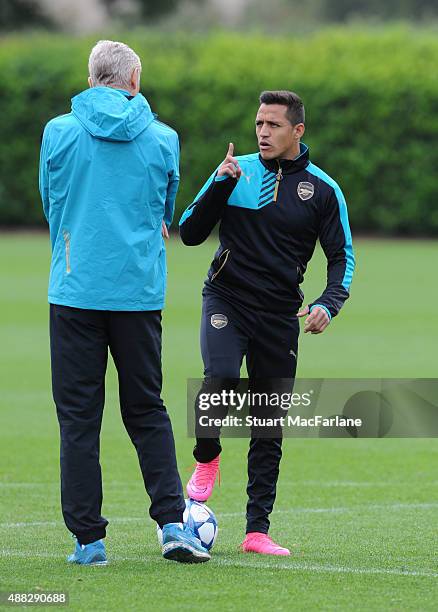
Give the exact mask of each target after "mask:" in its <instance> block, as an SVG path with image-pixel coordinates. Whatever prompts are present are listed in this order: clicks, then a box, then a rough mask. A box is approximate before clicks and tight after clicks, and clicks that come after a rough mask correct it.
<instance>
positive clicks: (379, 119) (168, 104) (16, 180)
mask: <svg viewBox="0 0 438 612" xmlns="http://www.w3.org/2000/svg"><path fill="white" fill-rule="evenodd" d="M118 38H119V39H122V40H125V41H126V42H127V43H128V44H131V45H132V46H133V48H134V49H135V50H136V51H137V52H138V53H139V54H140V55H141V57H142V60H143V76H142V91H143V93H144V94H145V95H146V97H147V98H148V99H149V101H150V103H151V106H152V108H153V110H154V111H155V112H158V114H159V116H160V118H161V119H162V120H163V121H165V122H166V123H169V124H170V125H172V126H173V127H174V128H175V129H176V130H177V131H178V132H179V134H180V138H181V145H182V159H181V177H182V181H181V188H180V191H179V195H178V200H177V214H176V217H177V218H179V215H180V213H181V212H182V210H183V209H184V208H185V206H186V205H187V204H188V203H189V202H190V201H191V200H192V198H193V195H194V194H195V193H196V192H197V190H198V189H199V188H200V186H201V185H202V183H203V181H204V180H205V178H206V177H207V176H208V175H209V174H210V172H211V171H212V169H213V168H214V167H215V166H216V165H217V164H218V162H220V161H221V159H222V158H223V156H224V154H225V152H226V149H227V143H228V142H229V141H233V142H234V143H235V148H236V152H237V154H239V153H242V154H243V153H247V152H251V151H254V150H256V142H255V139H254V117H255V113H256V110H257V107H258V102H257V100H258V94H259V92H260V91H261V90H263V89H280V88H282V89H284V88H288V89H293V90H295V91H297V92H298V93H299V94H300V95H301V96H302V97H303V99H304V101H305V104H306V108H307V134H306V137H305V139H304V140H305V142H306V143H307V144H309V145H310V149H311V156H312V159H313V161H314V163H316V164H317V165H319V166H321V167H322V168H323V169H324V170H325V171H326V172H328V173H329V174H330V175H332V176H333V177H334V178H336V179H337V180H338V182H339V183H340V184H341V186H342V187H343V190H344V192H345V194H346V196H347V200H348V202H349V210H350V218H351V223H352V227H353V229H354V230H355V231H362V232H379V233H387V234H388V233H390V234H404V235H414V234H415V235H419V234H423V235H434V234H435V235H436V234H437V233H438V182H437V180H436V172H437V168H438V146H437V143H438V140H437V136H438V73H437V70H436V61H437V57H438V40H437V39H436V37H435V36H434V35H433V32H431V33H428V32H427V31H421V30H418V31H414V30H409V29H390V30H376V31H373V30H366V31H363V32H362V31H361V30H359V29H334V30H333V29H331V30H325V31H323V32H320V33H319V34H316V35H308V36H305V37H297V36H291V37H290V38H288V39H285V38H267V37H266V36H262V35H251V36H249V35H245V36H240V35H237V34H232V35H231V34H224V33H216V34H214V35H211V36H208V37H200V36H198V37H196V36H193V35H192V36H190V37H189V36H183V35H180V36H175V35H169V34H165V33H161V34H160V33H157V32H150V31H144V32H136V33H134V34H128V35H126V36H122V35H119V36H118ZM93 42H94V39H93V40H91V39H73V38H65V37H60V36H48V35H32V36H27V37H23V36H22V37H10V38H3V39H2V41H1V42H0V74H1V75H2V86H1V88H0V134H1V138H2V144H1V147H0V224H3V225H7V224H15V225H16V224H34V225H35V224H39V223H42V222H43V217H42V212H41V206H40V202H39V196H38V191H37V166H38V152H39V143H40V135H41V131H42V129H43V126H44V124H45V123H46V121H47V120H48V119H50V118H51V117H53V116H55V115H57V114H60V113H65V112H68V111H69V107H70V102H69V100H70V98H71V97H72V96H73V95H75V94H76V93H78V92H79V91H81V90H82V89H83V88H85V87H86V86H87V83H86V78H87V59H88V53H89V50H90V48H91V45H92V43H93Z"/></svg>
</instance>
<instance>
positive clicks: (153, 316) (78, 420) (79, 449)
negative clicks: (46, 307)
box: [50, 304, 185, 544]
mask: <svg viewBox="0 0 438 612" xmlns="http://www.w3.org/2000/svg"><path fill="white" fill-rule="evenodd" d="M50 344H51V361H52V387H53V397H54V400H55V404H56V409H57V415H58V421H59V427H60V433H61V504H62V512H63V516H64V520H65V523H66V525H67V527H68V529H69V530H70V531H71V532H72V533H73V534H75V535H76V536H77V538H78V540H79V542H80V543H81V544H87V543H89V542H93V541H95V540H98V539H100V538H103V537H105V528H106V526H107V524H108V521H107V520H106V519H105V518H103V517H102V515H101V507H102V477H101V469H100V463H99V435H100V428H101V423H102V414H103V407H104V399H105V372H106V366H107V359H108V348H109V349H110V351H111V354H112V356H113V359H114V363H115V365H116V368H117V372H118V378H119V395H120V408H121V413H122V419H123V423H124V425H125V427H126V430H127V432H128V434H129V436H130V438H131V440H132V443H133V444H134V446H135V448H136V451H137V455H138V459H139V463H140V468H141V472H142V475H143V480H144V484H145V487H146V490H147V493H148V494H149V497H150V499H151V506H150V516H151V517H152V518H153V519H154V520H155V521H157V522H158V523H159V524H160V525H163V524H165V523H169V522H181V521H182V513H183V510H184V507H185V505H184V499H183V495H182V485H181V481H180V478H179V475H178V470H177V464H176V457H175V445H174V439H173V432H172V426H171V423H170V419H169V416H168V414H167V412H166V409H165V407H164V405H163V402H162V400H161V397H160V394H161V382H162V376H161V312H160V311H142V312H112V311H99V310H83V309H79V308H70V307H67V306H56V305H54V304H51V305H50Z"/></svg>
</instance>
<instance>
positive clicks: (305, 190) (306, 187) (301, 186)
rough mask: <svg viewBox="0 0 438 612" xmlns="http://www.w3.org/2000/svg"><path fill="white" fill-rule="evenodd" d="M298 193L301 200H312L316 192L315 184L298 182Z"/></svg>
mask: <svg viewBox="0 0 438 612" xmlns="http://www.w3.org/2000/svg"><path fill="white" fill-rule="evenodd" d="M297 193H298V196H299V197H300V199H301V200H310V198H311V197H312V196H313V194H314V193H315V186H314V185H313V184H312V183H307V182H306V181H301V183H298V187H297Z"/></svg>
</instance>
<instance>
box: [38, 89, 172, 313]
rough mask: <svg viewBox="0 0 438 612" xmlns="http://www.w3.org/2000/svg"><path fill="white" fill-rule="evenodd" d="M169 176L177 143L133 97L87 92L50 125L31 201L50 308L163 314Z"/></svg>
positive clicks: (169, 219) (144, 103)
mask: <svg viewBox="0 0 438 612" xmlns="http://www.w3.org/2000/svg"><path fill="white" fill-rule="evenodd" d="M178 168H179V143H178V135H177V134H176V132H175V131H174V130H172V129H171V128H169V127H168V126H166V125H165V124H163V123H161V122H159V121H157V119H156V116H155V115H154V114H153V113H152V112H151V109H150V106H149V104H148V102H147V101H146V99H145V98H144V97H143V96H142V95H141V94H137V95H136V96H135V97H133V98H130V95H129V93H128V92H126V91H122V90H118V89H113V88H110V87H93V88H91V89H88V90H86V91H84V92H82V93H80V94H79V95H78V96H76V97H74V98H73V100H72V112H71V113H69V114H67V115H61V116H60V117H56V118H55V119H52V120H51V121H49V123H48V124H47V125H46V128H45V130H44V135H43V141H42V146H41V158H40V192H41V197H42V200H43V207H44V213H45V215H46V218H47V221H48V223H49V227H50V239H51V244H52V263H51V269H50V279H49V302H50V303H52V304H61V305H64V306H73V307H77V308H87V309H93V310H160V309H161V308H163V306H164V295H165V289H166V253H165V247H164V240H163V238H162V235H161V231H162V221H163V220H164V221H165V223H166V225H167V226H169V225H170V223H171V222H172V217H173V212H174V205H175V197H176V192H177V189H178V182H179V170H178Z"/></svg>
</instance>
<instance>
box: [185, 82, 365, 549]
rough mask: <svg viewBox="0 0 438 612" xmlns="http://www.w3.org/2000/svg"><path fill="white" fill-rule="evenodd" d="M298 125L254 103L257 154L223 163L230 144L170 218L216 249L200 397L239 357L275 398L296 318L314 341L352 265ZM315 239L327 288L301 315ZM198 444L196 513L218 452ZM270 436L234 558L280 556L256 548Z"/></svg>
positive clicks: (281, 102) (272, 467) (337, 216)
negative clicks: (213, 238)
mask: <svg viewBox="0 0 438 612" xmlns="http://www.w3.org/2000/svg"><path fill="white" fill-rule="evenodd" d="M304 122H305V117H304V105H303V103H302V101H301V99H300V98H299V96H297V94H295V93H294V92H291V91H265V92H263V93H262V94H261V96H260V107H259V109H258V111H257V115H256V119H255V131H256V136H257V141H258V147H259V151H258V152H257V153H251V154H249V155H242V156H239V157H234V146H233V145H232V143H230V145H229V147H228V152H227V155H226V157H225V159H224V161H223V162H222V163H221V164H220V165H219V167H218V168H217V169H216V170H215V171H214V172H213V174H212V175H211V176H210V178H209V179H208V180H207V182H206V183H205V185H204V186H203V188H202V189H201V191H200V192H199V193H198V195H197V196H196V197H195V199H194V202H193V203H192V204H191V205H190V206H189V207H188V208H187V210H186V211H185V212H184V214H183V216H182V217H181V220H180V234H181V238H182V240H183V242H184V243H185V244H187V245H193V246H194V245H197V244H200V243H202V242H203V241H204V240H205V239H206V238H207V237H208V236H209V234H210V233H211V231H212V229H213V228H214V227H215V225H216V224H217V223H218V222H219V223H220V225H219V241H220V245H219V249H218V250H217V252H216V254H215V257H214V259H213V262H212V264H211V267H210V270H209V272H208V277H207V279H206V281H205V284H204V289H203V309H202V321H201V352H202V358H203V361H204V374H205V381H204V385H203V392H206V393H208V392H210V393H211V392H215V391H217V389H218V388H220V385H223V386H224V387H227V386H230V385H231V384H232V383H233V381H238V379H239V375H240V368H241V365H242V361H243V358H244V357H246V365H247V369H248V376H249V379H250V380H251V382H252V385H253V386H254V387H255V386H256V385H258V386H260V385H262V389H263V390H265V389H264V386H265V385H266V384H269V385H270V384H272V383H274V384H275V385H276V387H275V388H276V389H279V388H280V389H281V388H282V387H281V380H282V379H293V378H294V377H295V372H296V365H297V355H298V336H299V323H298V317H306V320H305V325H304V331H305V332H309V333H312V334H320V333H322V332H323V331H324V330H325V329H326V327H327V326H328V325H329V324H330V321H331V320H332V318H333V317H335V316H336V315H337V314H338V312H339V310H340V309H341V307H342V305H343V304H344V302H345V300H346V299H347V298H348V296H349V290H350V284H351V280H352V276H353V270H354V255H353V247H352V240H351V232H350V227H349V223H348V214H347V205H346V203H345V199H344V196H343V194H342V192H341V190H340V188H339V186H338V184H337V183H336V182H335V181H334V180H333V179H332V178H330V177H329V176H328V175H327V174H326V173H325V172H323V171H322V170H321V169H320V168H318V167H317V166H315V165H314V164H313V163H312V162H311V161H310V158H309V149H308V147H307V146H306V145H305V144H304V143H302V142H301V138H302V136H303V134H304V130H305V126H304ZM318 239H319V241H320V243H321V246H322V248H323V250H324V253H325V255H326V257H327V285H326V287H325V289H324V290H323V292H322V293H321V295H320V296H319V297H317V298H316V299H314V300H312V301H311V302H308V303H307V304H306V305H305V306H304V307H303V306H302V304H303V300H304V295H303V293H302V291H301V289H300V284H301V283H302V281H303V278H304V273H305V271H306V268H307V265H308V263H309V261H310V259H311V257H312V255H313V252H314V249H315V245H316V241H317V240H318ZM223 408H226V406H224V407H223ZM198 431H199V430H198ZM252 433H253V434H254V431H253V432H252ZM258 433H259V434H261V433H262V432H258ZM208 435H209V436H211V437H207V436H202V435H199V436H198V437H197V440H196V446H195V449H194V453H193V454H194V456H195V459H196V461H197V464H196V469H195V471H194V473H193V475H192V477H191V478H190V481H189V483H188V485H187V493H188V495H189V497H191V498H193V499H195V500H198V501H206V500H207V499H208V498H209V496H210V495H211V493H212V490H213V486H214V484H215V480H216V475H217V472H218V468H219V458H220V453H221V450H222V447H221V444H220V439H219V431H215V430H210V431H209V432H208ZM280 436H281V431H280V432H279V436H278V437H269V436H266V437H263V436H262V435H253V437H252V439H251V442H250V447H249V453H248V487H247V493H248V504H247V513H246V519H247V523H246V537H245V540H244V542H243V545H242V548H243V550H244V551H245V552H256V553H261V554H272V555H289V554H290V552H289V550H288V549H287V548H284V547H282V546H279V545H278V544H276V543H275V542H273V541H272V540H271V538H270V537H269V536H268V530H269V526H270V523H269V515H270V513H271V512H272V509H273V506H274V501H275V496H276V485H277V479H278V473H279V466H280V459H281V452H282V451H281V447H282V440H281V437H280Z"/></svg>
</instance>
